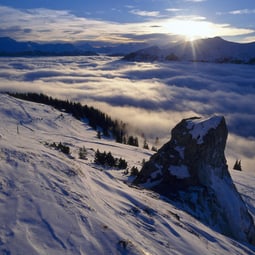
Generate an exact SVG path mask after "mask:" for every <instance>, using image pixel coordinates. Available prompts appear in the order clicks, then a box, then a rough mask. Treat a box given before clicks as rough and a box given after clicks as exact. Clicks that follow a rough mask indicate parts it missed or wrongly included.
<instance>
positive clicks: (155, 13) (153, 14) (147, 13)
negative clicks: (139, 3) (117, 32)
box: [129, 9, 160, 17]
mask: <svg viewBox="0 0 255 255" xmlns="http://www.w3.org/2000/svg"><path fill="white" fill-rule="evenodd" d="M129 13H132V14H134V15H138V16H145V17H158V16H159V14H160V13H159V12H158V11H141V10H137V9H135V10H131V11H129Z"/></svg>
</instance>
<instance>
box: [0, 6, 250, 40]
mask: <svg viewBox="0 0 255 255" xmlns="http://www.w3.org/2000/svg"><path fill="white" fill-rule="evenodd" d="M131 12H133V14H135V15H139V16H140V17H141V19H142V20H143V21H141V22H130V23H128V22H126V23H118V22H110V21H104V20H95V19H88V18H84V17H77V16H75V15H74V14H72V13H71V12H69V11H65V10H63V11H56V10H49V9H42V8H41V9H28V10H16V9H13V8H9V7H5V6H0V23H1V29H0V36H10V37H12V38H14V39H17V40H22V41H39V42H43V41H52V40H54V41H82V40H86V41H103V42H115V43H120V42H122V43H129V42H134V38H135V36H137V37H138V36H140V37H142V36H145V35H148V36H149V35H152V37H153V35H155V34H162V35H180V29H178V28H179V27H180V25H181V26H182V27H186V28H187V24H190V22H196V23H195V24H197V25H199V23H201V24H200V25H203V26H206V27H207V28H208V27H209V28H210V29H209V31H210V36H211V37H212V36H216V35H217V36H240V35H246V34H249V33H252V32H254V31H253V30H252V29H243V28H236V27H234V26H231V25H229V24H216V23H212V22H209V21H207V20H206V18H205V17H201V16H174V17H172V18H163V16H160V13H159V12H158V11H151V12H147V11H141V10H131ZM148 18H149V20H148ZM17 24H18V25H17ZM194 29H196V28H194ZM182 33H183V31H182ZM127 34H129V35H133V38H132V36H130V37H126V35H127ZM147 38H148V37H147ZM135 42H141V41H139V40H136V41H135Z"/></svg>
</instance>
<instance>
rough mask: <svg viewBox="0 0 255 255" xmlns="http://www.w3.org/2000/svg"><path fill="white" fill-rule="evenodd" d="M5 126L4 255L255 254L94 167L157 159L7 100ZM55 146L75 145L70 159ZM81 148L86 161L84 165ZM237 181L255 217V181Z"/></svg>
mask: <svg viewBox="0 0 255 255" xmlns="http://www.w3.org/2000/svg"><path fill="white" fill-rule="evenodd" d="M0 119H1V124H0V218H1V224H0V254H12V255H17V254H31V255H33V254H47V255H49V254H54V255H57V254H61V255H63V254H72V255H76V254H86V255H91V254H97V255H101V254H107V255H108V254H143V255H152V254H153V255H154V254H155V255H158V254H189V255H190V254H255V247H251V246H248V245H246V244H241V243H238V242H236V241H234V240H232V239H230V238H227V237H225V236H222V235H220V234H219V233H216V232H214V231H212V230H211V229H209V228H208V227H206V226H204V225H203V224H201V223H200V222H198V221H197V220H195V219H194V218H192V217H191V216H189V215H188V214H186V213H184V212H183V211H181V210H180V209H178V208H175V207H174V206H173V205H171V204H170V203H167V202H166V201H163V200H161V199H159V197H158V196H157V195H156V194H155V193H152V192H149V191H145V190H140V189H136V188H134V187H130V186H128V185H127V184H125V182H123V180H124V179H125V178H126V177H124V176H122V172H120V171H115V170H111V169H108V170H103V171H101V170H100V167H98V166H96V165H95V164H94V163H93V158H94V151H95V150H96V149H99V150H106V151H111V152H112V154H113V155H114V156H116V157H122V158H125V159H126V160H127V161H128V163H129V167H132V166H133V165H136V166H139V165H140V164H141V162H142V160H143V159H146V160H147V159H148V157H149V156H150V152H148V151H144V150H142V149H139V148H135V147H129V146H126V145H122V144H116V143H114V142H112V141H109V140H104V139H101V140H99V139H97V138H96V133H95V132H94V131H93V130H91V129H90V128H89V127H88V126H87V125H86V124H83V123H81V122H79V121H76V120H74V119H73V118H72V117H71V116H70V115H68V114H65V113H60V112H58V111H56V110H55V109H53V108H51V107H49V106H44V105H39V104H35V103H30V102H24V101H21V100H17V99H14V98H11V97H9V96H7V95H2V94H0ZM52 142H56V143H58V142H62V143H65V144H66V145H68V146H69V147H70V148H71V155H70V156H68V155H65V154H63V153H61V152H60V151H57V150H55V149H53V148H51V147H50V146H48V145H47V144H50V143H52ZM82 146H85V147H86V148H87V151H88V159H87V160H81V159H79V158H78V151H79V148H80V147H82ZM234 178H235V180H236V182H237V183H238V188H239V189H240V191H241V193H242V194H243V196H244V199H245V200H246V202H247V203H248V207H249V209H250V210H251V213H253V217H254V208H255V203H254V200H253V199H252V197H253V194H254V187H253V182H252V181H254V175H253V174H251V173H249V174H247V173H238V174H235V175H234Z"/></svg>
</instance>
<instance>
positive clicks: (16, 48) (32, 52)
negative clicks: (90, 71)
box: [0, 37, 148, 56]
mask: <svg viewBox="0 0 255 255" xmlns="http://www.w3.org/2000/svg"><path fill="white" fill-rule="evenodd" d="M144 47H148V44H145V43H129V44H118V45H111V44H109V45H100V44H99V46H98V45H96V46H92V45H91V44H89V43H86V42H79V43H76V42H75V43H62V42H61V43H51V42H48V43H36V42H18V41H15V40H13V39H11V38H9V37H0V56H80V55H86V56H88V55H97V54H108V55H120V56H124V55H126V54H128V53H130V52H132V51H136V50H139V49H142V48H144Z"/></svg>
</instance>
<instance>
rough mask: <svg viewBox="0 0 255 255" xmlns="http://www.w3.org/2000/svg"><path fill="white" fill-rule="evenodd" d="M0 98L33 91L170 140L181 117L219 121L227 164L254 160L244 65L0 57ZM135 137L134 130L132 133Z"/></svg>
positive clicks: (251, 88)
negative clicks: (225, 130) (224, 127)
mask: <svg viewBox="0 0 255 255" xmlns="http://www.w3.org/2000/svg"><path fill="white" fill-rule="evenodd" d="M0 70H1V71H0V89H1V91H10V90H15V91H16V90H18V91H36V92H43V93H45V94H49V95H52V96H56V97H60V98H63V99H71V100H79V101H81V102H82V103H87V104H90V105H94V106H96V107H99V108H101V109H102V110H103V111H105V112H107V113H108V114H110V115H112V116H114V117H118V118H120V119H122V120H124V121H125V122H128V123H130V124H131V125H132V126H133V127H134V128H135V129H137V130H143V132H145V133H146V136H147V137H148V138H149V139H150V140H151V141H153V139H155V137H156V136H158V137H160V139H161V142H165V141H166V139H169V136H170V134H169V132H170V130H171V129H172V128H173V127H174V125H175V124H176V123H177V122H179V121H180V120H181V119H182V118H187V117H191V116H209V115H213V114H222V115H224V116H225V117H226V120H227V123H228V127H229V132H230V139H229V145H228V155H229V158H230V159H231V162H232V161H234V160H235V159H236V158H240V157H241V158H245V159H246V160H245V162H244V164H247V165H246V167H247V168H248V167H250V165H252V160H254V159H255V129H254V126H255V108H254V96H255V85H254V84H255V76H254V67H253V66H248V65H230V64H209V63H193V64H192V63H172V62H171V63H152V64H151V63H130V62H123V61H120V60H119V59H117V58H110V57H103V56H101V57H66V58H63V57H59V58H16V59H15V58H9V59H8V58H1V59H0ZM138 132H140V131H138Z"/></svg>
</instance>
